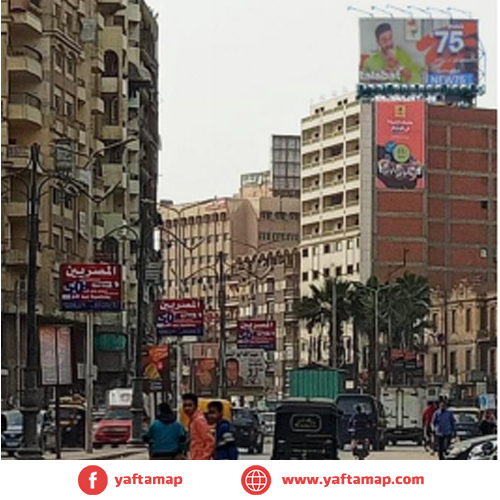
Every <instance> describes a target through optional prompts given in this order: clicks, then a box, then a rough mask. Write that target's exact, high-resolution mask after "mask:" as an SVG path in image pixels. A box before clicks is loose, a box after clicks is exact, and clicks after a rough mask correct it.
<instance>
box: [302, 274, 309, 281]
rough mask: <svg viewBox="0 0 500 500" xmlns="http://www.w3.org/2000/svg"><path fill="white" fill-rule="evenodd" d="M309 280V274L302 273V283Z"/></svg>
mask: <svg viewBox="0 0 500 500" xmlns="http://www.w3.org/2000/svg"><path fill="white" fill-rule="evenodd" d="M308 279H309V273H307V272H305V273H302V281H307V280H308Z"/></svg>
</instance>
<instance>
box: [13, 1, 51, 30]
mask: <svg viewBox="0 0 500 500" xmlns="http://www.w3.org/2000/svg"><path fill="white" fill-rule="evenodd" d="M37 3H39V2H34V1H30V0H11V1H10V16H11V20H12V21H11V29H12V30H13V31H14V32H16V34H17V33H19V35H20V36H23V38H25V37H29V36H33V35H41V34H42V31H43V28H42V9H41V8H40V7H39V6H38V5H36V4H37Z"/></svg>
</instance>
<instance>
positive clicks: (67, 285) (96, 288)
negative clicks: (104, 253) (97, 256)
mask: <svg viewBox="0 0 500 500" xmlns="http://www.w3.org/2000/svg"><path fill="white" fill-rule="evenodd" d="M121 308H122V268H121V266H119V265H117V264H61V309H62V310H63V311H96V312H119V311H121Z"/></svg>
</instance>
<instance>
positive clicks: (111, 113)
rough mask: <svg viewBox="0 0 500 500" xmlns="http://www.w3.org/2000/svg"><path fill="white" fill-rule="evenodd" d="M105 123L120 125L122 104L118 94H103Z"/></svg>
mask: <svg viewBox="0 0 500 500" xmlns="http://www.w3.org/2000/svg"><path fill="white" fill-rule="evenodd" d="M103 100H104V123H105V125H118V122H119V120H120V105H119V100H118V96H116V95H111V96H110V95H103Z"/></svg>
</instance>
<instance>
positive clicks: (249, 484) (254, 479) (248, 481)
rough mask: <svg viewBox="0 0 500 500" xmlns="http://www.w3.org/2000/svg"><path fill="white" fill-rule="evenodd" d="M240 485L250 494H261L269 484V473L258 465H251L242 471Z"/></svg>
mask: <svg viewBox="0 0 500 500" xmlns="http://www.w3.org/2000/svg"><path fill="white" fill-rule="evenodd" d="M241 486H243V489H244V490H245V491H246V492H247V493H249V494H250V495H263V494H264V493H265V492H266V491H267V490H268V489H269V487H270V486H271V474H269V471H268V470H267V469H265V468H264V467H261V466H260V465H252V466H251V467H249V468H248V469H246V470H245V472H243V475H242V476H241Z"/></svg>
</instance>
